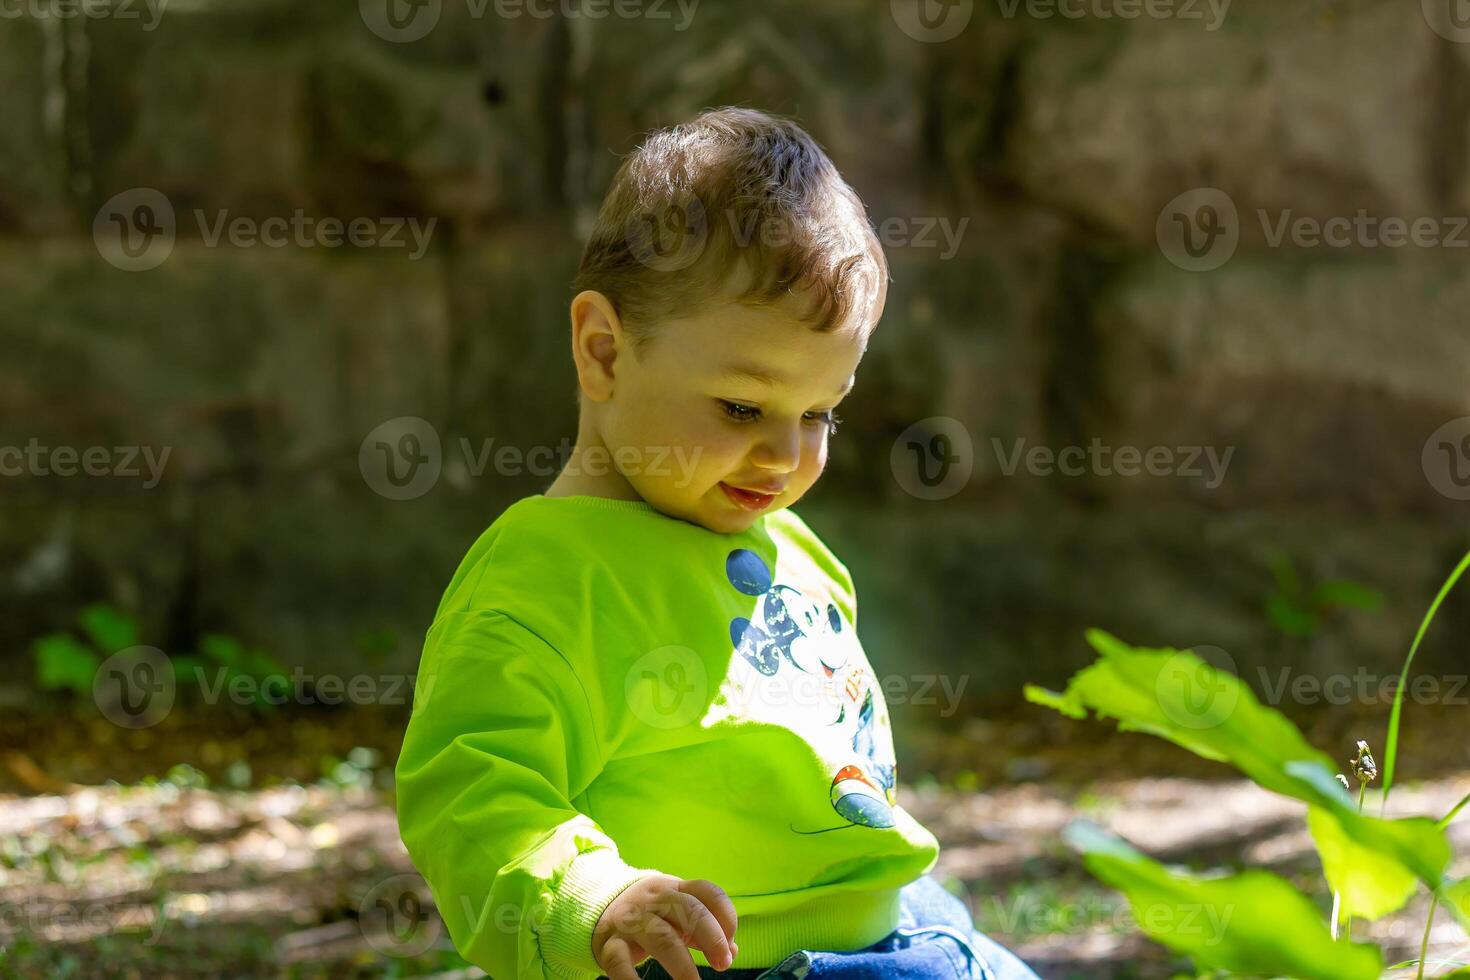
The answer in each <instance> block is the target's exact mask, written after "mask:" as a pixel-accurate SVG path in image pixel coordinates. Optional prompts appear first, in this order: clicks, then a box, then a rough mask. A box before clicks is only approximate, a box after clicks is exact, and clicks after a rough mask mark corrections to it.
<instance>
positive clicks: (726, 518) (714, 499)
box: [654, 487, 779, 534]
mask: <svg viewBox="0 0 1470 980" xmlns="http://www.w3.org/2000/svg"><path fill="white" fill-rule="evenodd" d="M654 507H655V508H656V509H657V510H660V511H662V512H663V513H664V514H665V515H666V516H668V517H676V518H678V519H679V520H681V521H686V522H688V523H690V524H694V525H696V526H698V527H702V528H704V529H705V530H706V531H713V532H715V533H716V534H739V533H740V532H741V531H745V530H748V529H749V528H750V526H751V525H752V524H754V523H755V522H756V521H758V520H760V519H761V517H763V516H765V515H766V514H769V513H771V512H772V511H774V510H777V509H779V508H777V507H767V508H766V509H764V510H760V511H750V510H745V509H743V508H741V507H739V506H737V505H735V504H732V503H731V502H730V500H729V498H728V497H726V496H725V494H724V493H723V491H721V490H720V489H719V488H718V487H715V488H714V489H713V490H711V491H710V492H709V493H708V494H706V495H705V496H703V497H700V498H698V499H696V500H691V501H686V502H684V503H683V504H682V505H671V506H668V507H660V506H658V505H657V504H655V505H654Z"/></svg>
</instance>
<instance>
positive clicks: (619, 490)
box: [543, 432, 643, 501]
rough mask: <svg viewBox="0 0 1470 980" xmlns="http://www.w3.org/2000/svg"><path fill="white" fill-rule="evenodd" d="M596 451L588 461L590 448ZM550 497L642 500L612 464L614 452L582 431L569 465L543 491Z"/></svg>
mask: <svg viewBox="0 0 1470 980" xmlns="http://www.w3.org/2000/svg"><path fill="white" fill-rule="evenodd" d="M593 447H596V449H597V451H596V452H595V453H594V454H593V456H592V458H591V459H590V460H589V459H588V458H587V450H588V449H590V448H593ZM543 495H544V496H547V497H607V498H610V499H612V500H640V501H641V500H642V499H643V498H642V497H640V496H639V495H638V491H637V490H634V489H633V485H632V484H631V483H629V482H628V481H627V479H626V478H625V477H624V476H623V474H621V473H619V472H618V469H617V467H616V466H614V465H613V464H612V453H610V452H609V451H608V449H607V446H606V445H605V444H604V443H603V441H602V440H601V439H600V438H599V437H598V436H597V435H595V434H593V433H588V432H580V433H578V435H577V444H576V445H575V446H573V447H572V454H571V456H570V458H569V459H568V460H567V464H566V466H564V467H562V471H561V472H560V473H558V474H557V477H556V479H555V480H553V481H552V483H551V486H549V487H547V488H546V490H545V491H544V493H543Z"/></svg>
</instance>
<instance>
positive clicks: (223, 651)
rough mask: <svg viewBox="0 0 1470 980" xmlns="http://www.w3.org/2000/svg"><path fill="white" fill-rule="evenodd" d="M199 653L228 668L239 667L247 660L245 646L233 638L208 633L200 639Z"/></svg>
mask: <svg viewBox="0 0 1470 980" xmlns="http://www.w3.org/2000/svg"><path fill="white" fill-rule="evenodd" d="M199 652H200V653H202V654H204V655H205V656H206V657H208V658H209V659H211V660H213V661H214V662H215V663H218V664H223V665H225V666H227V667H239V666H240V665H241V664H242V663H243V662H244V660H245V645H244V644H243V643H241V642H240V641H239V640H237V639H235V638H234V637H233V636H225V635H223V634H220V633H206V634H205V635H204V636H202V637H200V638H199Z"/></svg>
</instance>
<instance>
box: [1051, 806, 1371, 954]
mask: <svg viewBox="0 0 1470 980" xmlns="http://www.w3.org/2000/svg"><path fill="white" fill-rule="evenodd" d="M1063 835H1064V837H1065V838H1066V839H1067V841H1068V842H1069V843H1071V844H1072V846H1073V847H1076V848H1077V849H1078V850H1079V851H1081V852H1082V853H1083V855H1084V858H1083V861H1084V863H1086V865H1087V868H1088V870H1090V871H1091V872H1092V873H1093V874H1095V875H1096V876H1097V877H1098V878H1099V879H1100V880H1102V881H1103V882H1104V883H1106V884H1108V885H1110V886H1112V887H1113V888H1116V889H1118V890H1119V891H1121V892H1122V893H1123V894H1124V895H1126V896H1127V898H1128V901H1129V902H1130V903H1131V904H1132V906H1133V915H1134V918H1135V919H1136V920H1137V922H1138V925H1139V928H1140V929H1142V930H1143V931H1144V932H1145V933H1146V934H1147V935H1149V936H1150V937H1152V938H1153V939H1155V940H1157V941H1158V942H1160V943H1163V944H1164V945H1165V946H1168V947H1169V948H1170V949H1173V950H1176V951H1177V952H1180V953H1183V954H1185V955H1187V956H1190V957H1192V958H1193V959H1194V961H1195V965H1196V967H1210V968H1214V969H1219V970H1229V971H1231V972H1234V973H1241V974H1246V975H1250V976H1272V977H1274V976H1288V977H1300V978H1303V980H1376V978H1377V977H1378V975H1379V974H1380V973H1381V972H1382V968H1383V954H1382V953H1381V952H1379V950H1378V948H1377V947H1375V946H1368V945H1364V944H1361V943H1343V942H1335V941H1334V940H1333V939H1332V934H1331V933H1330V932H1328V931H1327V927H1326V926H1325V925H1324V924H1323V922H1322V915H1321V913H1320V912H1319V911H1318V910H1317V907H1316V906H1315V905H1314V904H1312V902H1311V900H1310V899H1308V898H1307V897H1306V896H1305V895H1303V894H1302V893H1301V892H1298V891H1297V890H1296V889H1295V888H1293V887H1292V886H1291V885H1290V884H1288V883H1287V882H1286V881H1285V880H1284V879H1282V878H1278V877H1277V876H1276V875H1273V874H1269V873H1267V872H1264V871H1246V872H1243V873H1241V874H1237V875H1230V876H1227V877H1219V878H1204V877H1199V876H1196V875H1191V874H1186V873H1183V872H1179V871H1173V870H1170V869H1168V868H1166V867H1164V866H1163V865H1162V864H1159V863H1158V862H1157V861H1154V860H1153V859H1151V858H1149V857H1147V856H1145V855H1143V854H1141V853H1139V852H1138V851H1137V850H1135V849H1134V848H1133V847H1131V846H1130V845H1129V844H1127V843H1126V842H1125V841H1123V840H1121V839H1119V838H1117V837H1114V836H1112V835H1111V834H1108V833H1107V832H1105V831H1103V830H1102V829H1101V828H1099V827H1097V826H1096V825H1093V824H1089V823H1086V822H1078V823H1074V824H1072V825H1071V826H1069V827H1068V828H1067V829H1066V831H1064V834H1063Z"/></svg>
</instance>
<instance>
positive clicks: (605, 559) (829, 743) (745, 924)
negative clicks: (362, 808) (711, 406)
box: [397, 495, 939, 980]
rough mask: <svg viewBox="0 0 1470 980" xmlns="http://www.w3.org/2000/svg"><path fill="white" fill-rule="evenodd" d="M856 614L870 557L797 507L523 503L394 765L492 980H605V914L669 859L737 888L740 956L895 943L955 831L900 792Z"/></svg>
mask: <svg viewBox="0 0 1470 980" xmlns="http://www.w3.org/2000/svg"><path fill="white" fill-rule="evenodd" d="M856 622H857V608H856V600H855V598H854V595H853V587H852V579H851V577H850V576H849V575H848V572H847V569H846V568H844V567H843V566H842V564H841V563H840V562H838V561H837V559H836V558H835V557H833V555H832V553H831V552H830V551H828V550H827V548H826V546H825V545H824V544H822V542H821V540H820V539H819V538H817V536H816V535H815V534H813V533H812V531H811V529H810V528H808V527H807V526H806V524H805V523H804V522H803V521H802V520H801V518H800V517H798V516H797V515H796V514H794V513H792V512H791V511H789V510H783V511H777V512H775V513H771V514H764V515H762V516H761V517H760V518H759V519H758V520H757V521H756V522H755V524H754V525H752V526H751V527H750V529H748V530H746V531H743V532H741V533H738V534H730V535H725V534H718V533H715V532H712V531H708V530H705V529H704V528H701V527H698V526H695V525H693V524H689V523H686V522H684V521H680V520H675V519H673V518H670V517H667V516H665V515H663V514H661V513H659V512H658V511H656V510H655V509H654V508H653V507H651V506H650V505H648V504H646V503H643V502H635V501H620V500H610V499H606V498H601V497H545V496H541V495H537V496H534V497H527V498H525V499H523V500H520V501H518V502H516V503H515V504H513V505H512V506H510V507H509V508H508V509H506V511H505V512H504V513H503V514H501V516H500V517H499V518H498V519H497V520H496V521H495V522H494V523H493V524H492V525H491V526H490V528H489V529H488V530H486V531H485V533H484V534H483V535H481V537H480V539H479V540H478V541H477V542H476V543H475V544H474V546H473V547H472V548H471V549H470V551H469V554H468V555H466V556H465V558H464V561H463V562H462V563H461V564H460V567H459V570H458V571H457V572H455V575H454V578H453V580H452V581H451V582H450V583H449V588H448V589H447V590H446V591H445V593H444V598H443V600H442V601H441V602H440V605H439V610H438V612H437V614H436V615H435V617H434V623H433V625H432V626H431V627H430V629H429V632H428V637H427V639H426V641H425V644H424V651H423V658H422V661H421V663H420V666H419V676H418V683H417V685H416V687H415V693H414V708H413V717H412V719H411V720H410V722H409V725H408V729H407V732H406V733H405V735H404V741H403V751H402V754H401V755H400V756H399V760H398V767H397V780H398V819H399V827H400V831H401V833H402V835H403V841H404V843H405V845H406V846H407V847H408V851H409V854H410V855H412V857H413V860H414V863H415V865H416V866H417V867H418V869H419V871H420V872H422V874H423V876H424V878H425V879H426V880H427V881H428V883H429V886H430V889H431V890H432V891H433V894H434V898H435V902H436V904H437V905H438V908H439V912H440V914H441V915H442V916H443V918H444V921H445V923H446V924H447V925H448V928H449V934H450V936H451V938H453V940H454V943H455V945H456V946H457V947H458V949H459V951H460V953H461V954H463V955H464V957H465V958H466V959H467V960H469V961H470V962H472V963H474V964H476V965H477V966H479V967H481V968H482V969H484V970H485V971H486V972H487V973H489V974H490V976H491V977H493V978H495V980H517V978H522V980H524V978H537V980H539V978H549V977H561V978H570V980H592V978H595V977H598V976H600V975H601V974H602V971H601V970H600V969H599V968H598V966H597V963H596V961H595V960H594V959H593V957H592V931H593V927H594V926H595V925H596V923H597V920H598V918H599V917H600V916H601V914H602V912H603V910H604V909H605V908H606V907H607V905H608V904H609V903H610V902H611V901H612V900H613V898H614V897H616V896H617V894H618V893H619V892H621V891H622V890H623V889H625V888H627V887H628V886H629V885H630V884H632V883H633V882H634V881H636V880H637V879H638V878H639V877H641V876H643V875H646V874H650V873H658V872H661V873H664V874H669V875H675V876H677V877H680V878H706V879H709V880H710V881H713V882H714V883H715V884H717V885H719V886H720V887H721V888H723V889H724V890H725V891H726V892H727V893H728V894H729V896H730V898H731V900H732V901H733V902H734V905H735V909H736V911H737V913H738V914H739V916H740V921H739V925H738V928H737V930H736V936H735V938H736V941H737V942H738V943H739V945H740V955H739V956H738V957H737V958H736V959H735V962H734V964H733V965H734V966H736V967H767V966H772V965H774V964H775V963H777V962H779V961H780V960H782V959H783V958H785V957H786V956H788V955H790V954H791V953H792V952H793V951H795V950H797V949H860V948H862V947H864V946H868V945H870V944H872V943H874V942H877V941H878V940H879V939H881V938H882V937H883V936H885V935H887V934H888V933H889V932H891V931H892V930H893V929H894V928H895V927H896V926H897V923H898V890H899V888H900V887H902V886H903V885H905V884H907V883H909V882H911V881H913V880H914V879H916V878H918V877H919V876H920V875H923V874H924V873H926V872H927V871H929V870H930V869H931V868H932V867H933V866H934V863H935V860H936V858H937V857H938V854H939V844H938V842H937V841H936V840H935V839H934V836H933V835H932V834H931V833H930V832H929V831H928V830H926V829H925V828H924V827H923V826H921V825H920V824H919V823H918V822H917V821H915V820H914V818H913V817H911V816H910V815H909V814H908V813H907V812H905V811H904V810H903V809H902V808H901V807H899V806H898V805H897V804H896V801H895V794H894V783H895V780H896V778H897V772H896V767H895V763H894V756H893V740H892V735H891V730H890V727H889V719H888V711H887V707H886V705H885V704H884V700H883V693H882V689H881V686H880V684H879V682H878V681H877V679H876V678H875V677H874V675H873V671H872V669H871V667H870V666H869V664H868V661H867V657H866V655H865V654H864V653H863V648H862V646H861V645H860V644H859V642H858V638H857V634H856ZM691 954H692V956H693V957H694V962H695V963H696V964H698V965H700V966H707V965H709V961H708V960H707V959H706V958H705V957H704V955H703V954H702V953H701V952H700V951H698V950H691Z"/></svg>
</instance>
